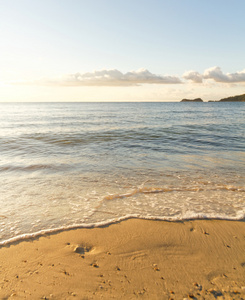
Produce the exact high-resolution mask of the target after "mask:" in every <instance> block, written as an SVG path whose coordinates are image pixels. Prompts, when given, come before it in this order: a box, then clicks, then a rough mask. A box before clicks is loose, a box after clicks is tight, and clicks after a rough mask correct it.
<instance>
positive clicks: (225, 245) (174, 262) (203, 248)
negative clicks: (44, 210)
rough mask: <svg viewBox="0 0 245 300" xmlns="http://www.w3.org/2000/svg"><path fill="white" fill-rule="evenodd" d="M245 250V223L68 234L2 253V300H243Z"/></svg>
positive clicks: (130, 224) (125, 224) (164, 224)
mask: <svg viewBox="0 0 245 300" xmlns="http://www.w3.org/2000/svg"><path fill="white" fill-rule="evenodd" d="M244 249H245V222H244V221H234V220H217V219H195V220H183V221H161V220H144V219H137V218H129V219H126V220H122V221H118V222H116V223H113V224H109V225H104V226H101V227H93V228H78V229H67V230H64V231H60V232H57V233H50V234H46V235H44V236H39V237H35V238H30V239H27V240H22V241H18V242H14V243H11V244H8V245H5V246H2V247H1V248H0V266H1V269H0V271H1V277H2V280H1V281H0V298H1V299H6V298H9V297H14V298H15V299H20V298H24V299H41V298H43V299H76V298H77V299H101V298H103V299H113V298H116V299H134V298H138V297H142V298H145V299H184V298H187V299H188V298H189V299H191V298H192V299H195V298H196V299H204V298H205V299H214V298H215V297H216V298H217V297H221V299H229V298H232V299H241V297H245V251H244ZM45 297H46V298H45ZM222 297H223V298H222Z"/></svg>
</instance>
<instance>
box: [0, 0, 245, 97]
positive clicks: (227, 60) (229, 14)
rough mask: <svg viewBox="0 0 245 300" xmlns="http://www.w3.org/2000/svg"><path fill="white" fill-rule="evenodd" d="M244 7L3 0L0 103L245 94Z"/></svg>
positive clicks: (177, 0) (183, 0) (185, 0)
mask: <svg viewBox="0 0 245 300" xmlns="http://www.w3.org/2000/svg"><path fill="white" fill-rule="evenodd" d="M244 11H245V1H243V0H240V1H239V0H236V1H224V0H223V1H220V0H212V1H211V0H206V1H196V0H195V1H194V0H171V1H170V0H169V1H164V0H162V1H160V0H159V1H156V0H153V1H145V0H141V1H139V0H131V1H127V0H124V1H121V0H114V1H112V0H96V1H95V0H90V1H83V0H42V1H41V0H39V1H37V0H31V1H30V0H21V1H20V0H8V1H3V0H0V30H1V39H0V51H1V55H0V101H179V100H180V99H182V98H186V97H189V98H193V97H202V98H203V99H204V100H209V99H219V98H222V97H225V96H229V95H235V94H241V93H244V91H245V39H244V32H245V21H244ZM112 70H114V71H112ZM190 71H192V72H190Z"/></svg>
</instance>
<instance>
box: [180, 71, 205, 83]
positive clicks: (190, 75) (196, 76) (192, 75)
mask: <svg viewBox="0 0 245 300" xmlns="http://www.w3.org/2000/svg"><path fill="white" fill-rule="evenodd" d="M182 77H183V78H184V79H187V80H191V81H193V82H195V83H201V82H202V75H201V74H200V73H198V72H196V71H188V72H185V73H184V74H183V75H182Z"/></svg>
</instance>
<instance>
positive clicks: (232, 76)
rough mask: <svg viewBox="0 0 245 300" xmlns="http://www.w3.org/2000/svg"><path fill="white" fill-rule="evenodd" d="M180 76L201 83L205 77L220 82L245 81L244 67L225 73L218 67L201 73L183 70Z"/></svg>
mask: <svg viewBox="0 0 245 300" xmlns="http://www.w3.org/2000/svg"><path fill="white" fill-rule="evenodd" d="M182 77H183V78H184V79H186V80H191V81H192V82H194V83H202V82H203V80H205V79H209V80H214V81H215V82H221V83H242V82H244V83H245V69H244V70H243V71H238V72H236V73H227V74H225V73H223V71H222V70H221V68H220V67H212V68H209V69H206V70H205V71H204V73H203V74H200V73H198V72H196V71H188V72H185V73H184V74H183V76H182Z"/></svg>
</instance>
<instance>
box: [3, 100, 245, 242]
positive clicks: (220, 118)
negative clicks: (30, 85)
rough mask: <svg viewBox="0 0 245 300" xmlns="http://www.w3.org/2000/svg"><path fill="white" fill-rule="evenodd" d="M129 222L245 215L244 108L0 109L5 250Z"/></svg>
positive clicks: (43, 106) (134, 105) (116, 105)
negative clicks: (31, 240) (66, 232)
mask: <svg viewBox="0 0 245 300" xmlns="http://www.w3.org/2000/svg"><path fill="white" fill-rule="evenodd" d="M130 217H137V218H145V219H158V220H169V221H181V220H188V219H198V218H208V219H212V218H218V219H227V220H244V218H245V104H244V103H239V102H237V103H232V102H229V103H171V102H168V103H167V102H166V103H0V245H3V244H6V243H8V242H11V241H15V240H21V239H24V238H27V237H31V236H36V235H39V234H44V233H47V232H53V231H58V230H65V229H68V228H77V227H93V226H100V225H105V224H110V223H113V222H117V221H119V220H123V219H126V218H130Z"/></svg>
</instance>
